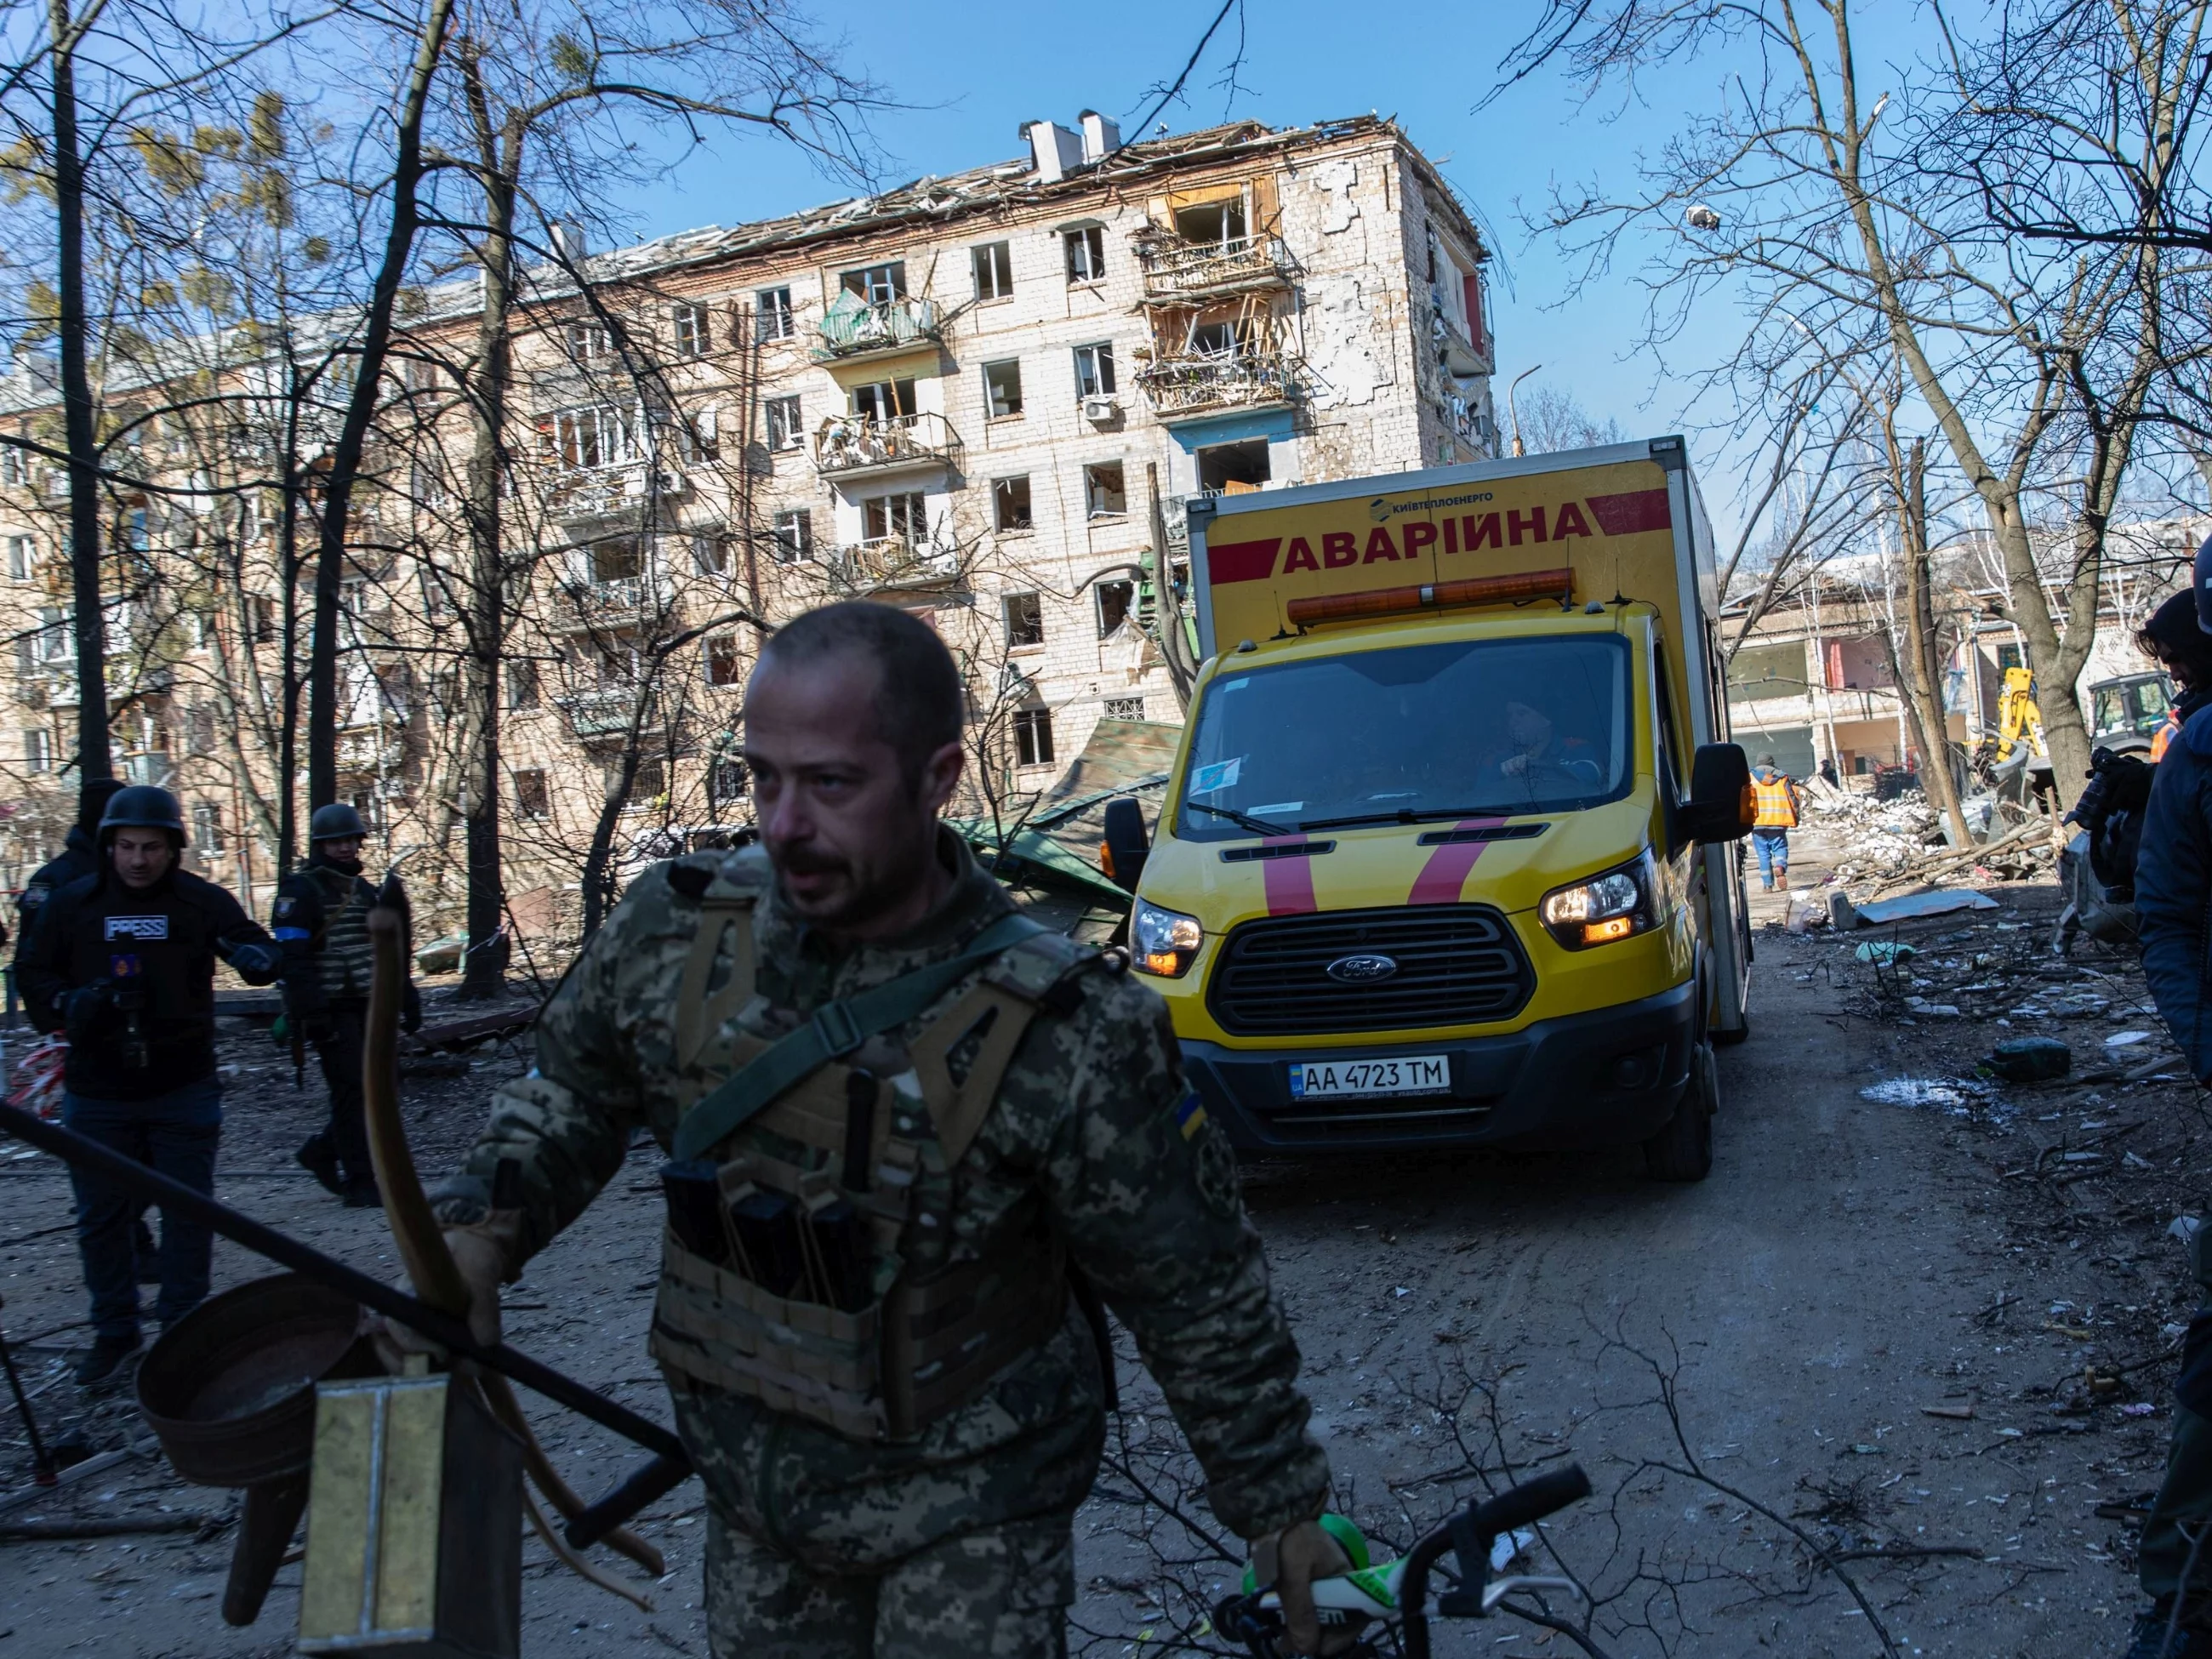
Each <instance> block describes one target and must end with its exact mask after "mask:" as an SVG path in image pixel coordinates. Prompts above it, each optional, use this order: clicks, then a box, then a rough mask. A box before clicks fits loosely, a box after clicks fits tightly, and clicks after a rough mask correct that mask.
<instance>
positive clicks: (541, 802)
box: [513, 766, 553, 822]
mask: <svg viewBox="0 0 2212 1659" xmlns="http://www.w3.org/2000/svg"><path fill="white" fill-rule="evenodd" d="M513 778H514V816H515V818H516V821H517V822H524V821H527V820H532V819H537V818H550V817H552V816H553V784H552V779H551V777H550V775H548V773H547V771H546V769H545V768H544V767H542V766H523V767H518V768H516V769H515V771H514V773H513ZM525 780H528V781H527V782H526V781H525Z"/></svg>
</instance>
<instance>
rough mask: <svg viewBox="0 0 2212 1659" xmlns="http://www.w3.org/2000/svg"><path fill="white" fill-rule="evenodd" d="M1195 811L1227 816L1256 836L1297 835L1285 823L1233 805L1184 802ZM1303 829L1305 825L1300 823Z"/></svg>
mask: <svg viewBox="0 0 2212 1659" xmlns="http://www.w3.org/2000/svg"><path fill="white" fill-rule="evenodd" d="M1183 805H1185V806H1188V808H1190V810H1191V811H1194V812H1211V813H1212V814H1213V816H1214V817H1217V818H1227V819H1228V820H1229V821H1230V823H1233V824H1235V825H1236V826H1237V828H1238V829H1249V830H1250V831H1251V832H1252V833H1253V834H1254V835H1255V836H1295V835H1296V834H1297V829H1290V828H1288V827H1286V826H1285V825H1283V824H1279V823H1268V822H1267V819H1265V818H1255V817H1253V816H1252V815H1251V814H1250V813H1249V812H1240V811H1237V809H1236V808H1235V807H1233V806H1213V805H1208V804H1207V803H1206V802H1205V801H1202V800H1187V801H1185V802H1184V803H1183ZM1299 827H1300V828H1301V829H1303V828H1304V825H1300V826H1299Z"/></svg>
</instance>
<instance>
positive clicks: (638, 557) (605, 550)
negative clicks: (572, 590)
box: [584, 536, 645, 582]
mask: <svg viewBox="0 0 2212 1659" xmlns="http://www.w3.org/2000/svg"><path fill="white" fill-rule="evenodd" d="M584 556H585V559H586V562H587V563H588V564H589V566H590V568H591V573H592V580H593V581H594V582H627V581H635V580H637V579H638V578H639V577H640V576H642V575H643V574H645V544H644V543H642V542H641V541H640V540H639V539H638V538H636V537H635V536H610V537H608V538H606V539H605V541H598V542H593V543H592V544H591V546H590V547H588V548H586V550H585V552H584Z"/></svg>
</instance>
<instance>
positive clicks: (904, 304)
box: [813, 294, 944, 363]
mask: <svg viewBox="0 0 2212 1659" xmlns="http://www.w3.org/2000/svg"><path fill="white" fill-rule="evenodd" d="M816 332H817V333H818V334H819V335H820V336H821V337H822V343H821V344H820V345H818V346H817V347H816V348H815V349H814V352H813V357H814V361H815V362H817V363H832V362H835V363H845V362H865V361H866V360H867V359H868V358H870V357H888V356H897V355H899V354H901V353H903V352H908V351H915V350H919V349H921V348H922V347H925V346H934V345H937V344H939V343H942V341H943V339H944V335H943V333H942V331H940V330H939V325H938V321H937V306H936V303H935V301H930V300H886V301H882V302H881V303H879V304H876V305H870V304H869V303H868V302H867V301H864V300H860V299H858V298H856V297H854V295H851V294H841V295H838V296H837V301H836V304H834V305H832V306H831V307H829V313H828V314H826V315H825V316H824V317H823V319H822V321H821V323H820V324H819V325H817V328H816Z"/></svg>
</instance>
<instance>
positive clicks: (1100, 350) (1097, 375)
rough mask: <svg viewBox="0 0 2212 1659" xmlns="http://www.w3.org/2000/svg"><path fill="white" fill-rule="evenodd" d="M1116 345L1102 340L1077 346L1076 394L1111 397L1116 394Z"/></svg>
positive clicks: (1081, 396)
mask: <svg viewBox="0 0 2212 1659" xmlns="http://www.w3.org/2000/svg"><path fill="white" fill-rule="evenodd" d="M1114 390H1115V387H1114V345H1113V343H1112V342H1111V341H1109V340H1102V341H1100V342H1099V343H1097V344H1096V345H1080V346H1078V347H1076V348H1075V395H1076V396H1077V397H1079V398H1110V397H1112V396H1113V395H1114Z"/></svg>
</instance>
